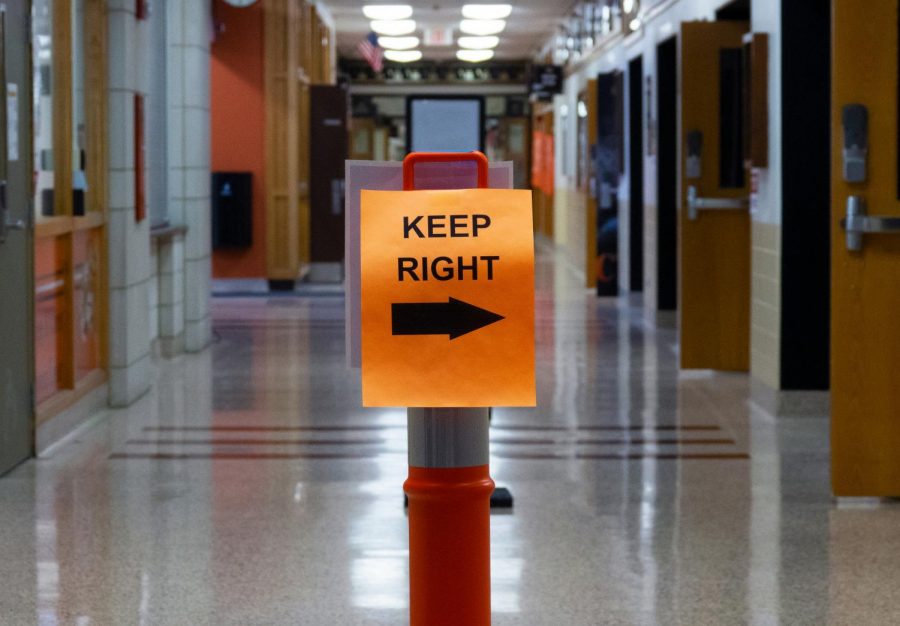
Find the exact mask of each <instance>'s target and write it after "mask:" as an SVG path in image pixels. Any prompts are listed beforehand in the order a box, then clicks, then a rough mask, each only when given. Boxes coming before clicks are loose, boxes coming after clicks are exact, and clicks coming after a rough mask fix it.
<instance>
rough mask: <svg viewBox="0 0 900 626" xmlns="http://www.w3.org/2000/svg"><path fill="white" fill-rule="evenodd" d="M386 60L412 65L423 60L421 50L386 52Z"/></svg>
mask: <svg viewBox="0 0 900 626" xmlns="http://www.w3.org/2000/svg"><path fill="white" fill-rule="evenodd" d="M384 58H385V59H387V60H388V61H394V62H396V63H411V62H413V61H418V60H419V59H421V58H422V52H421V51H419V50H385V51H384Z"/></svg>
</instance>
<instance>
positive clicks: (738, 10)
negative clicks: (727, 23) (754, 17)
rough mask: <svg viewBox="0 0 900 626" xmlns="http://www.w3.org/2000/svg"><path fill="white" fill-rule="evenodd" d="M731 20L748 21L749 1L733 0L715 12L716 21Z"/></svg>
mask: <svg viewBox="0 0 900 626" xmlns="http://www.w3.org/2000/svg"><path fill="white" fill-rule="evenodd" d="M722 20H732V21H736V22H749V21H750V0H733V1H732V2H729V3H727V4H724V5H722V7H721V8H719V9H718V10H717V11H716V21H717V22H718V21H722Z"/></svg>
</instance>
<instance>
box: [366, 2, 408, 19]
mask: <svg viewBox="0 0 900 626" xmlns="http://www.w3.org/2000/svg"><path fill="white" fill-rule="evenodd" d="M412 14H413V8H412V7H411V6H410V5H408V4H367V5H365V6H364V7H363V15H365V16H366V17H367V18H369V19H370V20H405V19H407V18H409V17H410V16H412Z"/></svg>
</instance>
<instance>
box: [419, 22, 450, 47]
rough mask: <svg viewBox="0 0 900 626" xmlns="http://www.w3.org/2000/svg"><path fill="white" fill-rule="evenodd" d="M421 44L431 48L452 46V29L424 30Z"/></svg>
mask: <svg viewBox="0 0 900 626" xmlns="http://www.w3.org/2000/svg"><path fill="white" fill-rule="evenodd" d="M422 43H423V45H426V46H433V47H442V46H452V45H453V29H452V28H450V27H448V26H437V27H434V28H426V29H424V30H423V31H422Z"/></svg>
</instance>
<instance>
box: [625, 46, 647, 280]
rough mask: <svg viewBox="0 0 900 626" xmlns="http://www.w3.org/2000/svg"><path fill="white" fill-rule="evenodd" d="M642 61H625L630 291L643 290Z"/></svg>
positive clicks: (638, 59)
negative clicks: (626, 72)
mask: <svg viewBox="0 0 900 626" xmlns="http://www.w3.org/2000/svg"><path fill="white" fill-rule="evenodd" d="M643 87H644V64H643V61H642V60H641V57H637V58H635V59H633V60H632V61H631V62H629V63H628V178H629V184H628V186H629V197H630V198H631V200H630V203H631V206H630V220H629V222H628V223H629V229H628V256H629V270H630V271H629V275H630V281H631V290H632V291H643V290H644V106H643V104H644V98H643Z"/></svg>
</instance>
